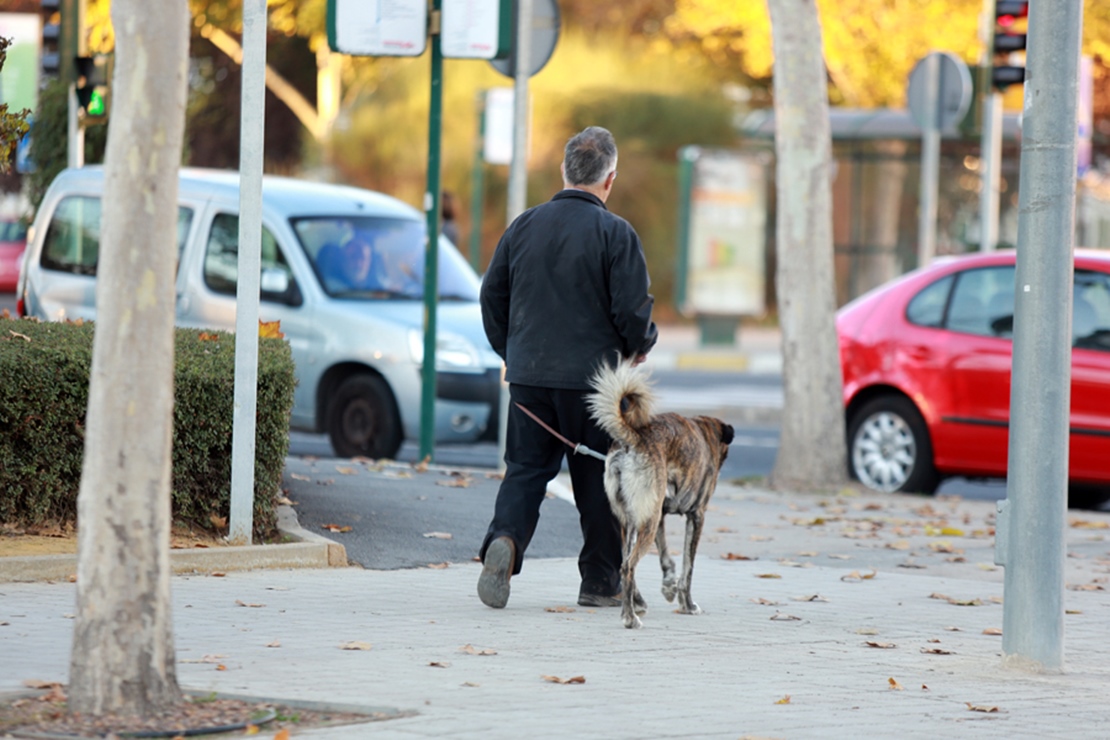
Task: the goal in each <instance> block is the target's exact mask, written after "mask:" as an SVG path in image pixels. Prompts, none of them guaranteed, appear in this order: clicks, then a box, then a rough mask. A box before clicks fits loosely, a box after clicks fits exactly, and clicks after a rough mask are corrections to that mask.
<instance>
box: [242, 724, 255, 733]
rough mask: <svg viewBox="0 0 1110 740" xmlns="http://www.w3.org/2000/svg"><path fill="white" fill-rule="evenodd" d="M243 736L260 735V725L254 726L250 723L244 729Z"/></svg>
mask: <svg viewBox="0 0 1110 740" xmlns="http://www.w3.org/2000/svg"><path fill="white" fill-rule="evenodd" d="M243 734H244V735H257V734H258V725H252V724H251V723H250V722H248V723H247V726H246V727H244V728H243Z"/></svg>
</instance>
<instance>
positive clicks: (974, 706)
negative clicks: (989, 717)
mask: <svg viewBox="0 0 1110 740" xmlns="http://www.w3.org/2000/svg"><path fill="white" fill-rule="evenodd" d="M964 704H967V708H968V709H970V710H971V711H973V712H997V711H998V707H989V706H986V705H983V704H972V703H971V702H969V701H965V702H964Z"/></svg>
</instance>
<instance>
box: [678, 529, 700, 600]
mask: <svg viewBox="0 0 1110 740" xmlns="http://www.w3.org/2000/svg"><path fill="white" fill-rule="evenodd" d="M704 521H705V520H704V515H703V514H702V513H701V512H700V511H691V512H690V513H688V514H687V515H686V543H685V546H684V547H683V548H682V578H681V579H680V581H679V584H678V611H679V612H680V613H682V614H701V608H700V607H699V606H698V605H697V604H695V603H694V599H693V598H691V596H690V580H691V579H692V578H693V576H694V555H695V554H696V553H697V550H698V540H700V539H701V528H702V524H703V523H704Z"/></svg>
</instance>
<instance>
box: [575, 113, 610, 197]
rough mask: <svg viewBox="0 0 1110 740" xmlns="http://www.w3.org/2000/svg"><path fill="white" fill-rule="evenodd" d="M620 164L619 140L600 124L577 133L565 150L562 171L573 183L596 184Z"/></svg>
mask: <svg viewBox="0 0 1110 740" xmlns="http://www.w3.org/2000/svg"><path fill="white" fill-rule="evenodd" d="M616 166H617V142H616V141H614V140H613V135H612V134H611V133H609V131H607V130H606V129H603V128H601V127H600V126H590V127H588V128H586V129H584V130H583V131H582V132H581V133H578V134H575V135H574V136H573V137H571V139H570V141H568V142H567V146H566V150H565V151H564V152H563V170H564V174H565V176H566V179H567V182H568V183H569V184H571V185H597V184H598V183H600V182H601V181H602V180H604V179H605V177H606V176H607V175H608V174H609V173H610V172H612V171H613V169H614V168H615V167H616Z"/></svg>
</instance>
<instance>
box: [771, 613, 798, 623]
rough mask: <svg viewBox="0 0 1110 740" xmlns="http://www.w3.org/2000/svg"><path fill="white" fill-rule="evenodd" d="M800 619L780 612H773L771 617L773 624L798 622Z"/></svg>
mask: <svg viewBox="0 0 1110 740" xmlns="http://www.w3.org/2000/svg"><path fill="white" fill-rule="evenodd" d="M801 620H802V618H801V617H795V616H794V615H793V614H783V613H782V612H775V613H774V615H773V616H772V617H771V621H773V622H800V621H801Z"/></svg>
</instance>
